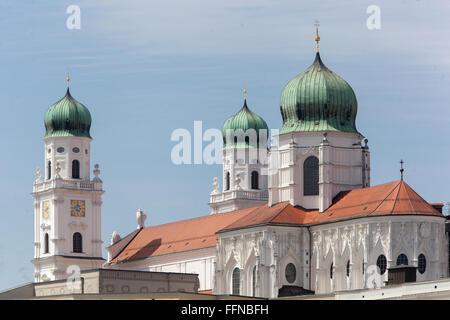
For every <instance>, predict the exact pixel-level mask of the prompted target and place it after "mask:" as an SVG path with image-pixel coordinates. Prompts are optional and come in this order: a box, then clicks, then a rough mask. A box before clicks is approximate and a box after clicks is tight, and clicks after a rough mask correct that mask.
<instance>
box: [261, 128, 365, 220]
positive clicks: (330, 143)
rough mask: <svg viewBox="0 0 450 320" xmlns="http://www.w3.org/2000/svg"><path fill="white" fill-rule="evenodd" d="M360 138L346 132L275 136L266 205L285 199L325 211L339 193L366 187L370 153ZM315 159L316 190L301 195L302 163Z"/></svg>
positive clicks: (355, 134) (271, 151) (298, 204)
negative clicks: (317, 188)
mask: <svg viewBox="0 0 450 320" xmlns="http://www.w3.org/2000/svg"><path fill="white" fill-rule="evenodd" d="M363 138H364V137H363V136H362V135H361V134H359V133H349V132H326V133H325V135H324V132H295V133H292V134H283V135H279V136H278V139H279V143H278V147H274V146H272V148H271V150H270V154H269V172H270V175H269V205H273V204H276V203H279V202H283V201H289V202H290V203H291V205H293V206H301V207H303V208H305V209H317V208H319V211H320V212H323V211H325V210H326V209H327V208H328V207H329V206H330V205H331V201H332V200H333V198H334V197H335V196H336V195H337V194H338V193H339V192H340V191H345V190H351V189H356V188H365V187H369V186H370V153H369V149H368V147H367V140H366V145H365V146H362V145H361V140H362V139H363ZM309 157H315V158H317V159H318V161H319V192H318V193H317V194H316V195H304V186H303V180H304V176H303V175H304V170H303V165H304V163H305V160H306V159H308V158H309Z"/></svg>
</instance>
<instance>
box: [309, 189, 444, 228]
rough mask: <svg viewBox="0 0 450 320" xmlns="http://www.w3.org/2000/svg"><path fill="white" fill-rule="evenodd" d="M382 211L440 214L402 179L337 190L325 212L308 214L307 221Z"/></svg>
mask: <svg viewBox="0 0 450 320" xmlns="http://www.w3.org/2000/svg"><path fill="white" fill-rule="evenodd" d="M382 215H432V216H440V217H442V214H441V213H440V212H439V211H437V210H436V209H435V208H434V207H433V206H431V205H430V204H429V203H428V202H426V201H425V200H424V199H423V198H422V197H421V196H419V195H418V194H417V193H416V192H415V191H414V190H413V189H412V188H411V187H410V186H409V185H408V184H407V183H405V182H404V181H394V182H389V183H385V184H382V185H378V186H375V187H370V188H364V189H354V190H350V191H345V192H341V193H339V194H338V195H337V196H336V198H335V199H334V201H333V204H332V205H331V206H330V208H328V209H327V210H326V211H325V212H323V213H321V214H320V213H319V214H316V215H314V216H311V217H310V218H311V219H308V221H307V223H309V224H317V223H323V222H328V221H336V220H342V219H348V218H355V217H368V216H382Z"/></svg>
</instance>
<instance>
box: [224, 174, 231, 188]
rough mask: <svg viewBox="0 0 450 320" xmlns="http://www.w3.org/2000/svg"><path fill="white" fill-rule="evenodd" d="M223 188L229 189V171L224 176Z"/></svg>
mask: <svg viewBox="0 0 450 320" xmlns="http://www.w3.org/2000/svg"><path fill="white" fill-rule="evenodd" d="M225 190H230V172H227V174H226V176H225Z"/></svg>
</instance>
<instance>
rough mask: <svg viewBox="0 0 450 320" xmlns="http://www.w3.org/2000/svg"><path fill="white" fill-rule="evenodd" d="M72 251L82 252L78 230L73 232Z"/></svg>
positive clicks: (81, 238) (81, 240)
mask: <svg viewBox="0 0 450 320" xmlns="http://www.w3.org/2000/svg"><path fill="white" fill-rule="evenodd" d="M73 252H78V253H81V252H83V237H82V236H81V233H79V232H75V233H74V234H73Z"/></svg>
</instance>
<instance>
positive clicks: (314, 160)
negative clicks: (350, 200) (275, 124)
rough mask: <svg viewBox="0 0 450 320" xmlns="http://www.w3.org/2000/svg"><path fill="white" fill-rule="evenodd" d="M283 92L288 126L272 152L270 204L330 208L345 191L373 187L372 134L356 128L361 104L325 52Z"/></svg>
mask: <svg viewBox="0 0 450 320" xmlns="http://www.w3.org/2000/svg"><path fill="white" fill-rule="evenodd" d="M319 40H320V37H319V34H318V32H317V34H316V42H317V53H316V58H315V60H314V63H313V64H312V65H311V66H310V67H309V68H308V69H307V70H306V71H304V72H303V73H301V74H299V75H298V76H296V77H295V78H294V79H292V80H291V81H290V82H289V83H288V84H287V85H286V87H285V88H284V90H283V92H282V95H281V103H280V110H281V115H282V118H283V127H282V129H281V131H280V134H279V136H278V137H277V139H278V146H272V147H271V151H270V156H269V164H270V168H269V171H270V172H271V173H273V174H271V175H270V176H269V205H273V204H276V203H279V202H284V201H289V202H290V204H291V205H293V206H300V207H303V208H305V209H319V211H320V212H323V211H325V210H326V209H327V208H328V207H329V206H330V205H331V204H332V201H333V198H334V197H335V196H336V195H337V194H338V193H339V192H340V191H345V190H351V189H355V188H365V187H369V186H370V153H369V148H368V146H367V139H365V140H364V143H365V144H364V145H362V144H361V142H362V140H363V139H364V137H363V136H362V135H361V134H360V133H359V132H358V130H357V129H356V124H355V120H356V113H357V108H358V103H357V100H356V96H355V93H354V92H353V89H352V88H351V87H350V85H349V84H348V83H347V82H346V81H345V80H344V79H342V78H341V77H339V76H338V75H337V74H336V73H334V72H332V71H331V70H329V69H328V68H327V67H326V66H325V65H324V64H323V62H322V60H321V58H320V54H319Z"/></svg>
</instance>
